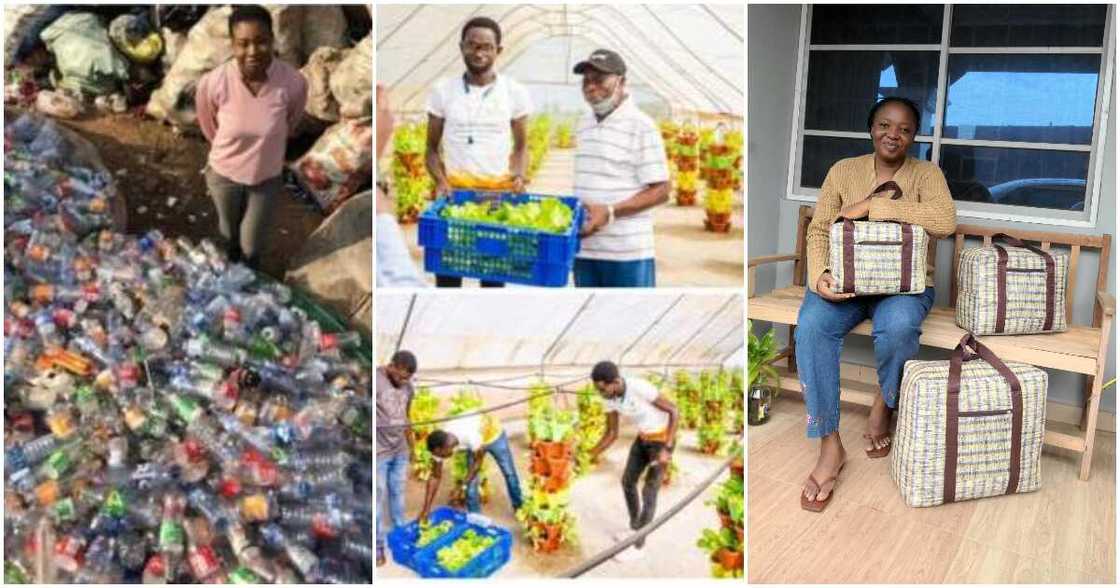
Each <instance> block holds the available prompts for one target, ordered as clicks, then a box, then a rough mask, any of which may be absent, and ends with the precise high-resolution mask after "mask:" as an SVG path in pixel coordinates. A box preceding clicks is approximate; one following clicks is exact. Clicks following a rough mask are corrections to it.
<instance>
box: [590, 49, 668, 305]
mask: <svg viewBox="0 0 1120 588" xmlns="http://www.w3.org/2000/svg"><path fill="white" fill-rule="evenodd" d="M574 72H575V73H576V74H580V75H582V76H583V97H584V99H585V100H586V101H587V103H588V104H589V105H590V106H591V112H589V113H587V114H585V115H583V116H581V117H580V119H579V122H578V123H577V124H576V165H575V195H576V197H578V198H579V199H580V201H581V202H583V205H584V208H586V209H587V219H586V221H585V222H584V226H583V230H582V231H581V233H580V237H582V239H583V240H582V241H581V242H580V251H579V254H578V255H577V257H576V262H575V267H574V268H573V270H572V274H573V277H574V279H575V284H576V286H577V287H586V288H611V287H623V288H652V287H653V286H655V285H656V281H657V280H656V268H655V262H654V249H653V208H654V207H655V206H657V205H659V204H664V203H665V202H667V201H668V200H669V162H668V160H667V159H666V158H665V147H664V143H663V142H662V140H661V131H660V130H658V128H657V125H656V124H654V122H653V119H651V118H650V117H649V116H648V115H646V114H645V113H644V112H642V111H640V110H638V107H637V105H635V104H634V99H633V97H631V96H630V95H628V94H627V93H626V63H625V62H624V61H623V60H622V57H621V56H619V54H618V53H615V52H614V51H611V50H609V49H596V50H595V51H594V52H592V53H591V55H590V56H589V57H588V58H587V59H586V60H584V61H581V62H579V63H577V64H576V66H575V69H574Z"/></svg>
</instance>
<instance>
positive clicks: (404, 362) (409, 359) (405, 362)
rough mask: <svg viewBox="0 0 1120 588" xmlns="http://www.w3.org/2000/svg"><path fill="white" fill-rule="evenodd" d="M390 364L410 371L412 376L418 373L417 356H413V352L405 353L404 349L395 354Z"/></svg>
mask: <svg viewBox="0 0 1120 588" xmlns="http://www.w3.org/2000/svg"><path fill="white" fill-rule="evenodd" d="M389 363H391V364H393V365H395V366H397V367H399V368H403V369H405V370H408V373H410V374H415V373H416V356H415V355H413V354H412V352H411V351H405V350H403V349H402V350H400V351H398V352H396V353H394V354H393V357H392V359H390V360H389Z"/></svg>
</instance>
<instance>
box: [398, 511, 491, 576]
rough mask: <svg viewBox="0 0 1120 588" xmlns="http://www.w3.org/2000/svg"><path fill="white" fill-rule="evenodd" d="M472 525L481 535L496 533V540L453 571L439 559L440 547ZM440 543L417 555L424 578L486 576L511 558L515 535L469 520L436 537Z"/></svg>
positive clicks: (449, 542)
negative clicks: (469, 521)
mask: <svg viewBox="0 0 1120 588" xmlns="http://www.w3.org/2000/svg"><path fill="white" fill-rule="evenodd" d="M471 529H473V530H474V532H475V533H478V534H479V535H484V536H489V537H493V538H494V539H495V540H496V541H495V542H494V544H493V545H491V546H490V547H489V548H487V549H486V550H485V551H483V552H482V553H480V554H478V555H476V556H475V557H474V559H472V560H471V561H470V562H468V563H467V565H465V566H463V567H461V568H459V569H458V570H456V571H454V572H452V571H450V570H447V569H445V568H444V567H443V566H441V565H440V563H439V558H438V554H439V550H440V549H443V548H445V547H447V546H449V545H451V544H452V543H454V542H455V541H457V540H458V539H459V537H461V536H462V535H463V533H466V532H467V531H468V530H471ZM435 543H439V545H438V546H435V547H432V548H430V549H425V550H423V551H421V552H420V553H418V554H417V555H416V559H415V560H414V562H415V564H416V567H415V568H413V569H414V570H416V572H417V573H418V574H420V576H421V577H423V578H486V577H489V576H490V575H491V574H493V573H494V572H496V571H498V570H499V569H501V567H502V566H504V565H506V563H508V562H509V558H510V550H511V548H512V546H513V536H512V535H510V532H509V531H507V530H505V529H503V528H501V527H498V526H495V525H476V524H472V523H467V524H465V525H462V526H460V527H456V528H455V529H453V530H452V531H451V532H450V533H447V534H446V535H444V536H443V537H440V540H439V541H433V544H435Z"/></svg>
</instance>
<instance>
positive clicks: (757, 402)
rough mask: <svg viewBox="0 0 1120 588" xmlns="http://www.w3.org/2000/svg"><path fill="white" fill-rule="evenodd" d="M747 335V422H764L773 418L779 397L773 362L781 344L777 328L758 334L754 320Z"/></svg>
mask: <svg viewBox="0 0 1120 588" xmlns="http://www.w3.org/2000/svg"><path fill="white" fill-rule="evenodd" d="M747 337H748V338H747V384H748V396H749V398H748V400H747V424H749V425H761V424H763V423H765V422H766V421H769V420H770V405H771V403H772V402H773V400H774V399H775V398H777V396H778V391H779V387H778V381H779V379H778V370H776V369H775V368H774V365H773V363H774V361H775V360H777V358H778V355H779V352H778V343H777V341H775V340H774V329H770V330H769V331H767V332H766V334H765V335H763V336H762V337H758V336H757V335H755V333H754V330H753V329H751V322H750V321H747Z"/></svg>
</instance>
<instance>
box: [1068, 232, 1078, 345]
mask: <svg viewBox="0 0 1120 588" xmlns="http://www.w3.org/2000/svg"><path fill="white" fill-rule="evenodd" d="M1080 258H1081V246H1080V245H1073V246H1072V247H1070V248H1069V271H1068V272H1066V323H1067V324H1070V325H1072V324H1073V301H1074V299H1075V298H1076V292H1074V289H1075V286H1076V285H1077V260H1078V259H1080Z"/></svg>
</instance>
